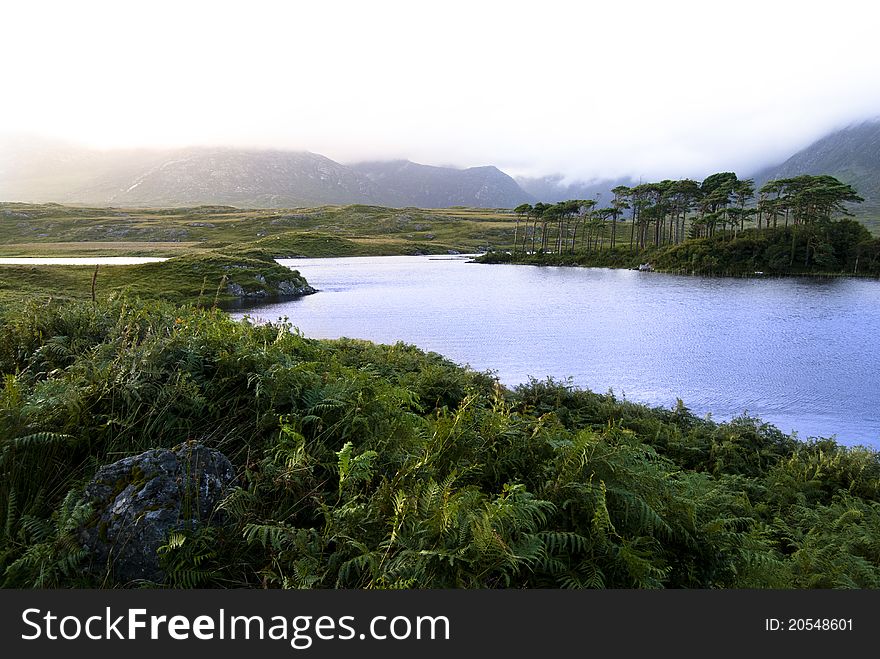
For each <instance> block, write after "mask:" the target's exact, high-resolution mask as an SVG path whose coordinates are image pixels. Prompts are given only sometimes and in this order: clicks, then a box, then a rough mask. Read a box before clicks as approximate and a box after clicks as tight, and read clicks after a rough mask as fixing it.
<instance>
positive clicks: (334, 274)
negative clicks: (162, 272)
mask: <svg viewBox="0 0 880 659" xmlns="http://www.w3.org/2000/svg"><path fill="white" fill-rule="evenodd" d="M281 263H283V264H284V265H288V266H290V267H292V268H296V269H298V270H300V272H301V273H302V274H303V275H304V276H305V277H306V279H308V281H309V283H310V284H312V286H314V287H316V288H318V289H319V291H320V292H319V293H317V294H316V295H311V296H308V297H305V298H301V299H298V300H295V301H291V302H287V303H283V304H275V305H267V306H262V307H254V308H251V309H249V310H248V311H247V312H246V313H247V314H248V315H250V316H251V317H253V318H255V319H260V320H269V321H274V320H277V319H278V318H279V317H282V316H287V317H288V318H289V319H290V321H291V322H292V323H293V324H294V325H296V326H297V327H299V328H300V329H301V330H302V332H303V333H304V334H305V335H306V336H311V337H316V338H336V337H341V336H347V337H357V338H364V339H370V340H372V341H377V342H381V343H393V342H396V341H405V342H407V343H413V344H416V345H418V346H420V347H421V348H424V349H426V350H433V351H436V352H439V353H441V354H443V355H445V356H447V357H449V358H451V359H453V360H455V361H457V362H459V363H467V364H470V365H471V366H472V367H473V368H476V369H479V370H486V369H491V370H493V371H495V372H496V373H497V375H498V376H499V378H500V379H501V381H502V382H504V383H505V384H510V385H514V384H517V383H520V382H524V381H526V380H527V379H528V378H529V377H530V376H533V377H537V378H544V377H546V376H548V375H549V376H553V377H554V378H563V379H564V378H568V377H570V378H571V379H572V382H573V383H574V384H576V385H578V386H581V387H586V388H589V389H592V390H594V391H600V392H604V391H608V390H609V389H611V390H613V391H614V393H615V394H617V395H619V396H625V397H626V398H627V399H629V400H633V401H638V402H644V403H648V404H651V405H661V406H666V407H668V406H671V405H674V404H675V401H676V398H679V397H680V398H681V399H682V400H683V401H684V403H685V405H687V406H688V407H690V408H691V409H692V410H694V411H695V412H697V413H699V414H701V415H703V414H706V413H712V415H713V418H715V419H729V418H731V417H732V416H735V415H738V414H741V413H743V412H746V411H747V412H748V413H749V414H751V415H755V416H759V417H761V418H762V419H764V420H766V421H770V422H772V423H774V424H776V425H777V426H779V427H780V428H781V429H782V430H784V431H786V432H789V431H792V430H796V431H798V434H799V436H800V437H801V438H807V437H810V436H831V435H837V439H838V440H839V441H840V442H842V443H845V444H856V443H862V444H870V445H873V446H880V386H878V380H877V373H878V366H880V338H878V334H877V330H878V328H880V283H878V282H877V281H864V280H849V279H830V280H818V279H703V278H697V277H680V276H675V275H664V274H657V273H639V272H634V271H630V270H609V269H601V268H538V267H533V266H515V265H491V266H490V265H478V264H473V263H467V262H466V261H465V260H464V259H453V258H445V259H438V258H436V257H371V258H344V259H291V260H283V261H281ZM235 315H236V316H238V317H241V316H242V315H244V313H236V314H235Z"/></svg>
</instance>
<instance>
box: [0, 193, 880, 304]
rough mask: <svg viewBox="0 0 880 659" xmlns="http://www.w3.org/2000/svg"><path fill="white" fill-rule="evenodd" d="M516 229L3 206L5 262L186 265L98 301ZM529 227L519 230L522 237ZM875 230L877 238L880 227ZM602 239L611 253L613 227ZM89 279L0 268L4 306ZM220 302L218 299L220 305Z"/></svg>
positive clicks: (623, 227) (332, 212)
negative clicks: (136, 259) (278, 264)
mask: <svg viewBox="0 0 880 659" xmlns="http://www.w3.org/2000/svg"><path fill="white" fill-rule="evenodd" d="M515 225H516V217H515V215H514V213H513V212H512V211H510V210H497V209H496V210H492V209H475V208H447V209H419V208H402V209H395V208H384V207H378V206H363V205H352V206H322V207H316V208H300V209H269V210H266V209H263V210H246V209H238V208H232V207H229V206H199V207H195V208H160V209H122V208H81V207H72V206H61V205H59V204H19V203H0V236H2V243H0V257H12V256H20V257H27V256H161V257H169V258H171V257H177V258H180V257H183V258H182V260H177V258H175V260H174V261H169V262H167V263H164V264H150V265H140V266H113V267H109V266H107V267H103V268H101V270H100V273H99V277H98V285H97V292H98V294H99V295H106V294H110V293H115V292H119V291H122V290H128V291H130V292H132V293H136V294H138V295H141V296H144V297H149V298H164V299H169V300H172V301H176V302H183V301H189V302H195V301H200V302H201V303H204V302H205V299H206V298H205V296H206V295H207V294H208V293H209V292H211V291H216V289H217V288H218V286H220V279H221V278H222V277H223V275H224V274H225V275H227V283H228V282H230V281H235V282H236V283H239V284H241V285H244V286H245V287H246V288H247V286H249V285H253V277H254V272H251V270H252V269H253V267H254V266H255V264H254V263H251V264H250V265H248V266H247V267H244V268H239V267H235V268H233V271H234V272H232V273H231V274H230V273H229V272H228V270H229V266H230V263H229V262H228V259H230V258H231V259H235V258H239V257H241V258H245V257H255V258H256V259H257V261H258V263H257V265H259V267H262V268H264V269H266V268H268V269H270V270H272V268H274V267H275V266H274V264H272V263H271V259H272V258H291V257H332V256H391V255H409V254H446V253H450V252H461V253H474V252H483V251H490V250H495V251H499V252H504V251H506V250H510V249H511V247H512V244H513V238H514V227H515ZM526 226H527V224H526V223H520V225H519V231H520V236H522V235H523V234H522V232H523V231H524V230H526V229H525V227H526ZM872 226H873V227H874V229H875V230H876V228H877V226H878V225H877V224H876V223H874V224H873V225H872ZM528 228H529V229H530V228H531V227H530V226H529V227H528ZM538 230H539V231H540V227H539V229H538ZM605 231H606V236H605V240H604V241H603V242H604V243H605V244H608V242H609V241H608V238H609V237H610V235H609V234H610V225H608V226H606V227H605ZM617 231H618V234H617V235H618V241H619V242H618V244H620V245H625V244H628V238H629V234H630V225H629V224H628V223H626V222H621V223H619V224H618V229H617ZM579 240H580V238H579ZM266 259H268V260H266ZM181 264H183V265H181ZM233 265H235V264H233ZM239 265H242V264H239ZM249 268H250V269H251V270H249ZM272 272H274V270H273V271H272ZM275 274H277V273H275ZM92 275H93V268H91V267H82V268H79V267H69V266H66V267H64V268H58V267H56V266H4V265H0V299H7V300H8V299H16V298H18V299H20V298H29V297H33V296H38V297H41V298H48V297H54V298H62V299H82V298H84V297H88V296H90V295H91V278H92ZM230 277H232V278H230ZM212 295H213V293H212ZM224 295H225V294H224V293H223V291H221V294H220V296H219V299H221V300H222V299H223V298H224Z"/></svg>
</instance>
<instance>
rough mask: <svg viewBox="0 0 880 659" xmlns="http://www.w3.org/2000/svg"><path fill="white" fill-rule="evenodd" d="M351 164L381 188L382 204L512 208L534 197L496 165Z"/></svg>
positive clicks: (423, 206)
mask: <svg viewBox="0 0 880 659" xmlns="http://www.w3.org/2000/svg"><path fill="white" fill-rule="evenodd" d="M351 168H352V169H353V170H354V171H356V172H358V173H360V174H363V175H364V176H366V177H367V178H368V179H369V180H370V181H372V182H373V183H374V184H376V185H377V186H378V187H379V188H381V190H382V191H383V197H382V202H381V203H382V204H383V205H386V206H418V207H420V208H448V207H449V206H476V207H478V208H513V207H515V206H518V205H519V204H522V203H527V202H533V201H535V199H534V198H533V197H531V196H530V195H529V194H528V193H526V192H524V191H523V190H522V188H521V187H520V186H519V185H517V183H516V181H514V180H513V179H512V178H511V177H510V176H508V175H507V174H505V173H504V172H502V171H501V170H500V169H498V168H497V167H491V166H489V167H470V168H468V169H452V168H449V167H433V166H430V165H419V164H417V163H414V162H410V161H409V160H392V161H383V162H362V163H357V164H355V165H352V166H351Z"/></svg>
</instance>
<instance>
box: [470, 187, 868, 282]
mask: <svg viewBox="0 0 880 659" xmlns="http://www.w3.org/2000/svg"><path fill="white" fill-rule="evenodd" d="M613 193H614V199H613V200H612V203H611V206H609V207H607V208H596V206H597V202H596V200H593V199H588V200H569V201H563V202H558V203H556V204H543V203H538V204H535V205H531V204H523V205H520V206H518V207H517V208H516V209H515V213H516V215H517V221H516V226H515V232H514V233H515V237H514V241H513V247H512V249H510V250H495V251H491V252H488V253H487V254H485V255H483V256H481V257H480V258H478V259H477V261H478V262H480V263H521V264H532V265H557V266H594V267H615V268H632V269H640V270H649V271H663V272H673V273H678V274H695V275H708V276H719V275H721V276H752V275H764V274H766V275H777V276H780V275H805V274H809V275H852V276H871V277H876V276H880V238H876V237H874V236H872V235H871V233H870V232H869V231H868V229H867V228H866V227H865V226H864V225H863V224H862V223H860V222H857V221H855V220H852V219H849V217H848V216H849V215H851V212H850V211H849V209H848V206H849V204H854V203H860V202H861V201H862V198H861V197H860V196H859V195H858V194H857V193H856V191H855V190H854V189H853V187H852V186H850V185H848V184H845V183H842V182H841V181H839V180H838V179H836V178H834V177H832V176H827V175H822V176H812V175H801V176H797V177H794V178H789V179H779V180H772V181H769V182H768V183H766V184H765V185H763V186H762V187H761V188H760V191H759V193H758V194H759V196H758V199H757V201H755V185H754V181H752V180H751V179H745V180H740V179H738V178H737V177H736V174H734V173H733V172H724V173H719V174H713V175H711V176H709V177H707V178H706V179H705V180H704V181H702V183H697V182H696V181H692V180H690V179H684V180H678V181H670V180H664V181H661V182H659V183H644V184H641V185H638V186H636V187H633V188H629V187H626V186H618V187H616V188H614V190H613ZM627 215H628V216H629V217H627ZM520 225H522V226H520ZM624 227H625V228H626V229H627V230H626V231H624V230H622V229H623V228H624Z"/></svg>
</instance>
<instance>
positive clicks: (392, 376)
mask: <svg viewBox="0 0 880 659" xmlns="http://www.w3.org/2000/svg"><path fill="white" fill-rule="evenodd" d="M0 371H2V377H3V379H2V389H0V534H2V535H0V574H2V582H3V585H5V586H7V587H45V586H122V585H131V584H117V583H114V582H113V581H112V579H110V577H109V575H106V574H100V573H95V572H89V571H86V570H84V569H83V567H84V566H87V565H88V564H89V555H88V554H87V553H86V552H84V551H83V550H82V548H81V547H80V544H79V542H78V540H77V529H78V528H79V527H80V526H81V525H82V524H85V523H87V520H88V518H89V515H90V514H91V511H90V510H89V506H88V505H87V502H84V501H82V499H81V492H82V487H83V485H84V484H85V483H86V482H87V481H88V480H89V479H90V478H91V477H92V476H93V475H94V473H95V471H96V470H97V468H98V467H99V466H100V465H102V464H106V463H108V462H112V461H114V460H117V459H119V458H121V457H124V456H128V455H132V454H136V453H138V452H141V451H144V450H146V449H149V448H156V447H170V446H173V445H176V444H178V443H180V442H182V441H184V440H187V439H196V440H199V441H201V442H203V443H205V444H207V445H209V446H212V447H215V448H217V449H219V450H221V451H223V452H224V453H225V454H226V455H227V456H228V457H229V458H230V459H231V460H232V462H233V464H234V465H235V466H236V468H237V470H238V472H239V475H240V477H241V481H240V482H241V487H239V488H238V489H236V490H235V491H234V492H232V494H231V495H230V496H229V497H228V498H227V499H226V500H224V501H223V503H222V508H223V510H224V511H225V515H224V516H222V517H223V518H224V519H225V520H226V521H225V523H223V524H216V525H213V526H207V527H202V528H200V529H196V530H193V531H189V532H186V533H183V532H181V533H175V534H173V535H172V536H170V537H169V538H168V541H167V543H166V545H165V546H164V547H162V549H161V550H160V560H161V561H162V565H163V566H164V568H165V572H166V574H167V575H168V576H167V580H166V582H165V585H171V586H181V587H191V586H207V587H264V586H265V587H287V588H332V587H354V588H399V587H424V588H447V587H467V588H495V587H551V588H556V587H576V588H597V587H638V588H660V587H688V588H693V587H696V588H716V587H759V588H769V587H876V586H878V585H880V543H878V541H877V538H878V537H880V514H878V513H880V508H878V506H880V503H878V496H880V461H878V456H877V454H876V453H874V452H873V451H869V450H867V449H846V448H843V447H840V446H838V445H837V444H836V443H834V442H833V441H830V440H819V441H814V442H812V443H801V442H797V441H795V440H794V439H792V438H791V437H789V436H787V435H784V434H783V433H780V432H779V431H778V430H776V429H775V428H773V427H771V426H768V425H766V424H762V423H761V422H760V421H759V420H756V419H750V418H741V419H737V420H734V421H732V422H730V423H724V424H716V423H713V422H710V421H707V420H703V419H699V418H696V417H694V416H693V415H692V414H690V412H688V411H687V409H686V408H685V407H684V406H683V405H680V406H679V407H677V408H675V409H672V410H665V409H650V408H647V407H644V406H640V405H635V404H632V403H629V402H626V401H620V400H617V399H615V398H614V396H612V395H610V394H604V395H601V394H594V393H591V392H588V391H582V390H577V389H573V388H570V387H567V386H565V385H563V384H560V383H557V382H553V381H550V380H548V381H531V382H528V383H525V384H524V385H522V386H520V387H518V388H516V389H514V390H508V389H505V388H503V387H501V386H500V385H499V384H498V383H497V382H496V381H495V380H494V379H493V378H492V377H491V376H490V375H488V374H483V373H476V372H473V371H470V370H467V369H463V368H460V367H458V366H456V365H454V364H452V363H451V362H449V361H447V360H446V359H444V358H443V357H441V356H439V355H436V354H432V353H424V352H422V351H420V350H418V349H416V348H414V347H412V346H407V345H403V344H396V345H391V346H381V345H375V344H372V343H368V342H363V341H351V340H339V341H317V340H312V339H308V338H306V337H303V336H301V335H300V334H299V333H297V332H296V331H292V328H291V327H290V326H288V325H285V324H276V325H272V324H270V325H262V326H254V325H251V324H249V323H247V322H234V321H232V320H230V319H229V318H228V317H227V316H225V315H224V314H222V313H220V312H218V311H214V310H210V309H196V308H193V307H180V306H174V305H171V304H167V303H159V302H141V301H138V300H135V299H129V298H124V297H122V298H118V299H112V300H105V301H100V300H99V302H98V303H97V304H92V303H90V302H83V303H64V304H62V303H54V304H52V305H50V306H48V307H47V306H44V305H37V304H31V305H29V306H26V307H24V308H21V309H16V310H9V309H7V310H5V311H3V312H2V324H0Z"/></svg>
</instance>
